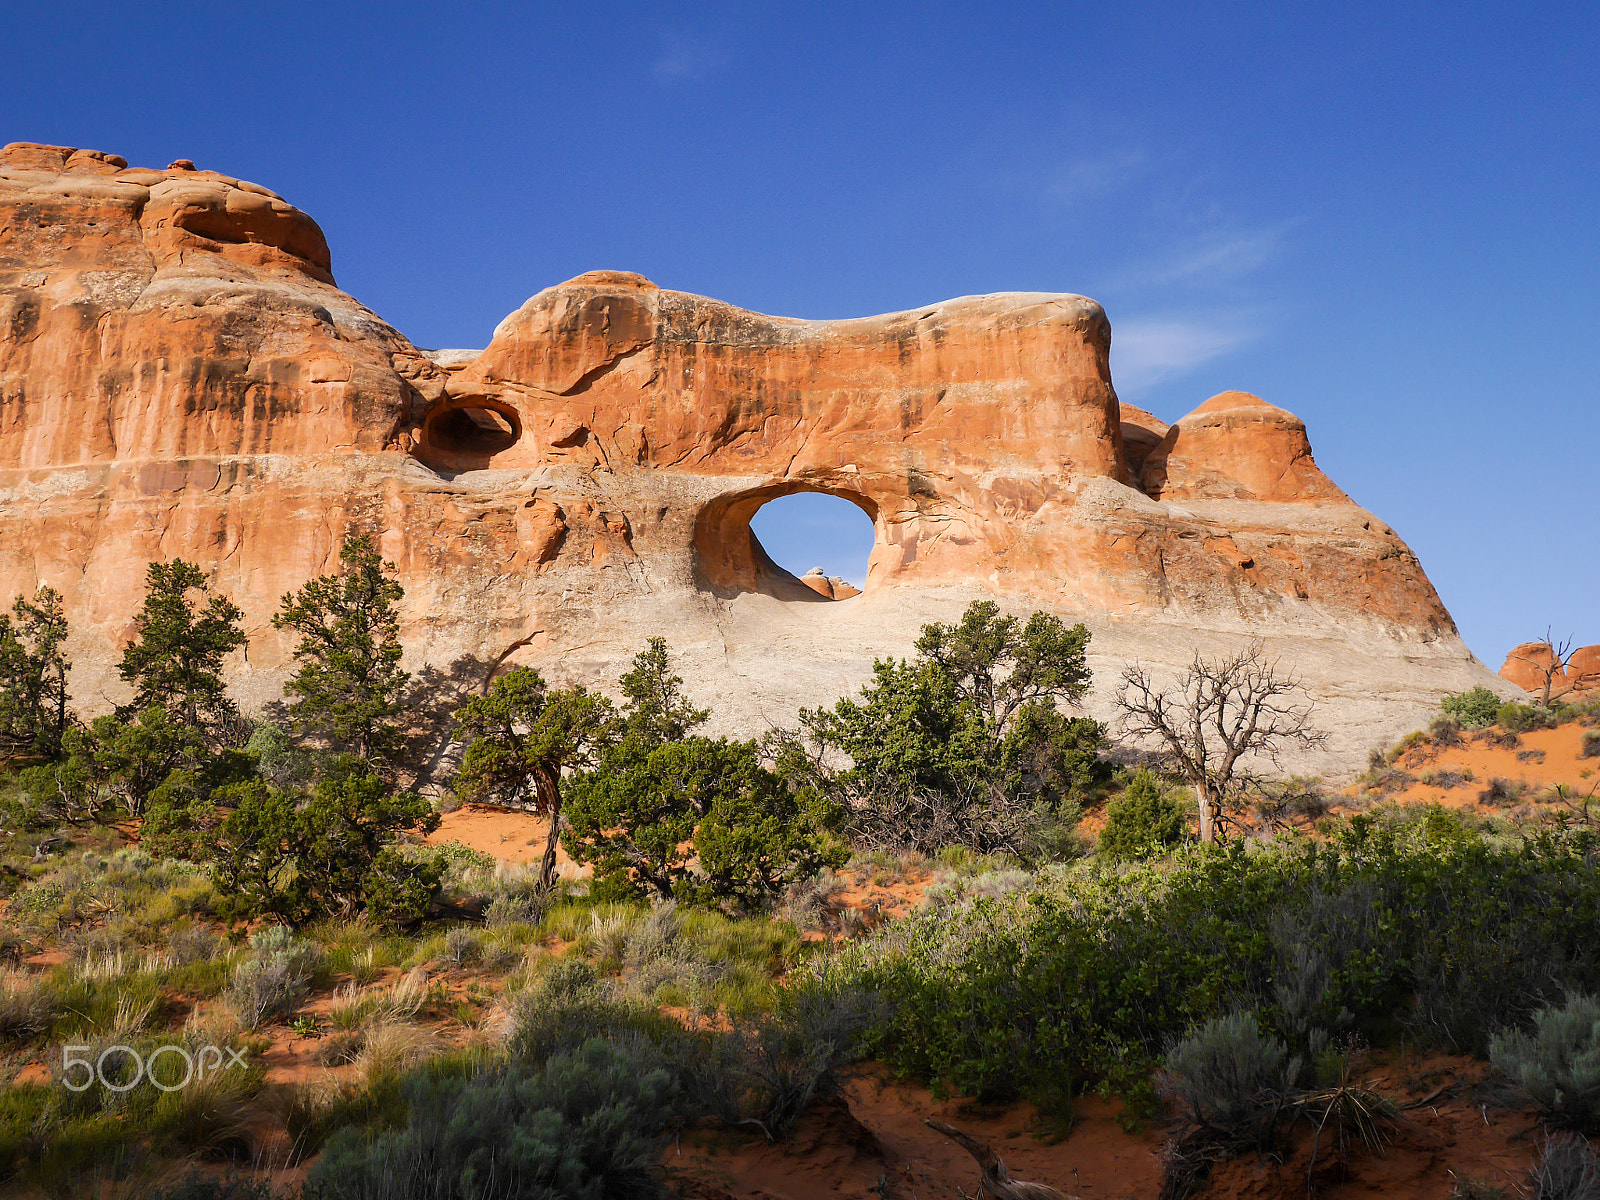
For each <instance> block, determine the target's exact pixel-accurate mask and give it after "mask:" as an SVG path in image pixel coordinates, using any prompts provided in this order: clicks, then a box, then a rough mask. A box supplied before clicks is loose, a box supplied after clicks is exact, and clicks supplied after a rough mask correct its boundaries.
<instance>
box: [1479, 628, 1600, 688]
mask: <svg viewBox="0 0 1600 1200" xmlns="http://www.w3.org/2000/svg"><path fill="white" fill-rule="evenodd" d="M1552 668H1554V670H1552ZM1547 677H1548V678H1549V682H1550V695H1551V698H1552V699H1565V700H1569V701H1574V700H1587V699H1588V698H1589V697H1591V696H1600V646H1580V647H1579V648H1578V649H1576V650H1574V651H1573V652H1572V654H1571V655H1570V656H1569V657H1568V658H1567V662H1566V666H1565V667H1560V666H1558V665H1557V663H1556V656H1555V651H1554V650H1553V649H1552V648H1551V646H1550V643H1549V642H1524V643H1522V645H1520V646H1517V647H1515V648H1513V649H1512V651H1511V653H1510V654H1508V655H1506V661H1505V665H1504V666H1502V667H1501V668H1500V678H1502V679H1504V680H1507V681H1508V682H1510V683H1514V684H1516V685H1517V686H1518V687H1519V688H1522V689H1523V690H1524V691H1527V692H1531V693H1533V694H1534V695H1535V696H1542V695H1544V685H1545V681H1546V678H1547Z"/></svg>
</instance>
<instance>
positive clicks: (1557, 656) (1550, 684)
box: [1511, 625, 1576, 708]
mask: <svg viewBox="0 0 1600 1200" xmlns="http://www.w3.org/2000/svg"><path fill="white" fill-rule="evenodd" d="M1551 633H1552V630H1551V627H1550V626H1548V625H1546V626H1545V629H1544V641H1542V642H1534V643H1532V645H1534V646H1536V647H1543V648H1544V649H1545V650H1547V651H1548V652H1549V657H1547V658H1529V657H1528V656H1527V655H1526V654H1513V655H1512V656H1511V657H1512V658H1513V659H1515V660H1516V661H1517V662H1521V663H1527V664H1528V665H1529V666H1530V667H1532V668H1533V669H1534V671H1535V672H1536V673H1537V674H1538V675H1539V676H1540V677H1542V678H1543V679H1544V686H1543V688H1542V689H1541V691H1540V695H1539V707H1540V708H1549V707H1550V701H1552V700H1559V699H1561V697H1562V696H1565V695H1566V694H1567V693H1568V692H1570V691H1572V689H1573V688H1574V687H1575V686H1576V682H1575V681H1573V680H1571V679H1570V678H1569V677H1568V675H1567V667H1568V666H1570V665H1571V663H1572V655H1573V649H1572V637H1571V636H1570V635H1569V636H1568V637H1567V639H1566V640H1565V641H1562V642H1557V641H1556V640H1555V638H1554V637H1552V636H1551ZM1557 682H1561V683H1565V684H1566V685H1567V686H1566V687H1564V688H1562V689H1561V690H1560V691H1559V692H1557V693H1556V694H1555V695H1554V696H1552V695H1551V694H1550V693H1551V690H1552V689H1553V688H1554V687H1555V685H1556V683H1557Z"/></svg>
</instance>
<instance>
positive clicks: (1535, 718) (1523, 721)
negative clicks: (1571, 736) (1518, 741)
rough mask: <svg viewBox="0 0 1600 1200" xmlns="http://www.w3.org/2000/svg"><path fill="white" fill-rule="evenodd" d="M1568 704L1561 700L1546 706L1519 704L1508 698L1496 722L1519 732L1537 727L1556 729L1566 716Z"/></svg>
mask: <svg viewBox="0 0 1600 1200" xmlns="http://www.w3.org/2000/svg"><path fill="white" fill-rule="evenodd" d="M1565 711H1566V706H1565V705H1563V704H1561V703H1560V702H1559V701H1558V702H1556V703H1553V704H1551V705H1550V706H1549V707H1546V706H1545V705H1542V704H1518V703H1517V702H1516V701H1515V700H1508V701H1507V702H1506V703H1504V704H1502V705H1501V706H1500V708H1499V709H1498V710H1497V711H1496V713H1495V717H1494V720H1495V724H1496V725H1499V726H1501V727H1502V728H1504V729H1512V730H1515V731H1516V732H1517V733H1529V732H1531V731H1533V730H1535V729H1554V728H1555V727H1556V726H1557V725H1559V724H1560V723H1561V720H1562V718H1563V717H1564V716H1565Z"/></svg>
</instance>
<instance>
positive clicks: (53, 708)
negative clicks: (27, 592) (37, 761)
mask: <svg viewBox="0 0 1600 1200" xmlns="http://www.w3.org/2000/svg"><path fill="white" fill-rule="evenodd" d="M66 640H67V617H66V613H65V612H64V611H63V610H62V607H61V593H60V592H58V591H56V590H55V589H54V588H52V587H41V588H40V589H39V590H38V591H36V592H35V593H34V594H33V599H31V600H29V599H27V598H26V597H24V596H18V597H17V598H16V601H15V602H14V603H13V604H12V606H11V611H10V612H9V613H6V612H0V760H3V759H5V758H11V757H16V758H42V759H53V758H56V757H58V756H59V755H60V753H61V739H62V738H63V737H64V736H65V734H66V732H67V730H69V729H71V728H72V727H73V725H74V724H76V722H77V718H76V717H75V715H74V714H73V712H72V709H71V707H70V706H69V704H68V698H67V671H68V669H69V668H70V667H71V665H72V664H71V663H69V662H68V661H67V659H66V655H65V654H64V652H63V651H62V646H63V644H64V643H65V642H66Z"/></svg>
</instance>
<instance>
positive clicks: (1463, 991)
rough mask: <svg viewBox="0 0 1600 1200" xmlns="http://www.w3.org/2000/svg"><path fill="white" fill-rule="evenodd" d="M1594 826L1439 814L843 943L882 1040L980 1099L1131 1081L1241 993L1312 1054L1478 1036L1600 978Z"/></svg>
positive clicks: (990, 905) (1074, 882)
mask: <svg viewBox="0 0 1600 1200" xmlns="http://www.w3.org/2000/svg"><path fill="white" fill-rule="evenodd" d="M1593 849H1594V841H1593V837H1592V836H1591V835H1589V834H1586V833H1576V832H1575V833H1572V834H1570V835H1554V834H1552V835H1549V836H1544V835H1541V836H1538V837H1530V838H1528V839H1527V840H1519V841H1516V842H1512V843H1502V842H1498V841H1496V840H1493V839H1491V838H1489V837H1487V836H1485V835H1484V833H1483V832H1482V831H1481V830H1480V829H1477V828H1475V827H1473V826H1472V825H1470V824H1467V823H1464V822H1461V821H1459V820H1456V821H1453V822H1446V821H1435V820H1431V819H1430V814H1429V813H1427V812H1424V813H1423V814H1420V815H1416V814H1397V815H1395V816H1394V817H1393V818H1385V819H1381V820H1380V819H1375V818H1373V817H1356V818H1351V819H1350V821H1349V822H1348V823H1346V824H1345V825H1343V826H1340V827H1337V828H1335V829H1334V830H1333V831H1332V841H1331V843H1320V842H1318V843H1309V842H1308V843H1300V844H1295V843H1290V842H1284V843H1281V844H1279V845H1278V846H1276V847H1271V848H1265V849H1262V848H1259V847H1258V848H1253V849H1246V848H1245V847H1244V846H1242V845H1239V846H1229V847H1226V848H1224V849H1220V850H1207V849H1203V848H1191V849H1184V850H1180V851H1178V852H1177V853H1176V854H1175V855H1174V856H1173V857H1172V858H1171V860H1170V861H1168V862H1167V863H1164V864H1160V865H1151V866H1134V867H1127V868H1119V869H1117V870H1114V871H1113V870H1081V869H1080V870H1074V871H1071V872H1050V873H1046V874H1045V875H1043V876H1041V877H1040V879H1039V880H1038V882H1037V883H1036V884H1035V885H1034V886H1033V887H1031V888H1027V889H1022V890H1018V891H1012V892H1009V893H1007V894H1005V895H1002V896H1000V897H999V898H996V899H981V898H980V899H976V900H973V901H968V902H966V903H963V904H959V905H956V906H953V907H945V908H942V909H940V910H938V911H936V912H930V913H928V914H927V915H925V916H918V917H914V918H912V919H910V920H907V921H904V922H900V923H898V924H897V925H896V926H894V927H891V928H890V929H889V930H887V931H885V932H884V933H883V934H882V935H881V936H880V937H879V939H877V940H875V941H874V942H870V943H866V944H860V945H857V946H855V947H852V948H850V949H848V950H846V951H845V952H844V957H845V960H846V962H847V963H849V964H851V970H852V973H853V976H854V978H856V979H858V980H859V981H860V982H861V983H863V984H864V985H865V986H868V987H870V988H874V989H879V990H881V991H882V992H883V993H884V995H885V996H886V998H887V999H888V1001H889V1002H890V1011H891V1012H893V1013H894V1016H893V1017H892V1018H891V1019H890V1020H889V1021H888V1022H887V1023H886V1024H885V1026H884V1027H883V1029H882V1030H881V1031H880V1035H879V1042H878V1044H877V1047H876V1049H877V1052H878V1053H879V1054H880V1055H882V1056H884V1057H885V1058H887V1059H888V1061H890V1062H891V1063H893V1064H894V1065H896V1066H897V1067H899V1068H901V1069H904V1070H907V1071H910V1072H912V1073H914V1074H917V1075H919V1076H921V1077H922V1078H925V1079H930V1080H939V1081H942V1082H944V1083H946V1084H948V1085H950V1086H952V1087H954V1088H957V1089H959V1090H961V1091H963V1092H966V1093H969V1094H979V1095H984V1096H1009V1095H1015V1094H1017V1093H1019V1092H1021V1091H1024V1090H1028V1089H1030V1088H1033V1087H1036V1086H1041V1085H1045V1084H1050V1083H1052V1081H1054V1082H1055V1083H1060V1082H1062V1081H1070V1083H1071V1084H1072V1086H1075V1087H1084V1086H1089V1085H1093V1084H1096V1083H1099V1082H1101V1081H1108V1082H1109V1085H1110V1086H1112V1087H1114V1088H1118V1089H1127V1088H1134V1087H1136V1086H1137V1085H1138V1083H1139V1082H1140V1081H1141V1080H1143V1079H1144V1078H1145V1077H1146V1076H1147V1074H1148V1070H1149V1068H1150V1066H1151V1065H1152V1064H1153V1063H1154V1062H1155V1060H1156V1059H1157V1057H1158V1056H1159V1055H1160V1054H1161V1053H1162V1052H1163V1051H1164V1049H1165V1047H1166V1045H1167V1043H1168V1041H1169V1040H1170V1039H1172V1038H1174V1037H1178V1036H1181V1035H1183V1034H1184V1033H1186V1032H1187V1031H1189V1030H1191V1029H1193V1028H1195V1027H1197V1026H1198V1025H1200V1024H1201V1023H1203V1022H1205V1021H1207V1020H1210V1019H1211V1018H1213V1017H1218V1016H1222V1015H1225V1014H1227V1013H1228V1012H1230V1011H1234V1010H1236V1009H1237V1008H1239V1007H1241V1006H1244V1007H1248V1008H1251V1009H1253V1010H1254V1011H1255V1012H1256V1013H1257V1014H1258V1015H1259V1016H1260V1018H1261V1020H1262V1021H1263V1022H1264V1023H1265V1025H1266V1027H1267V1029H1268V1031H1269V1032H1270V1033H1271V1034H1272V1035H1273V1036H1276V1037H1279V1038H1280V1039H1281V1040H1283V1041H1285V1042H1286V1043H1287V1044H1289V1045H1290V1048H1291V1050H1292V1052H1294V1053H1296V1054H1303V1055H1314V1054H1316V1053H1320V1052H1321V1050H1322V1049H1323V1048H1326V1046H1327V1045H1328V1038H1329V1036H1330V1035H1332V1034H1335V1033H1338V1034H1341V1035H1342V1034H1344V1033H1346V1032H1350V1033H1357V1034H1360V1035H1362V1036H1365V1037H1368V1038H1371V1039H1375V1040H1376V1039H1384V1038H1392V1037H1393V1036H1394V1035H1395V1034H1396V1033H1397V1032H1398V1029H1399V1025H1398V1024H1397V1019H1398V1021H1399V1022H1403V1023H1404V1025H1406V1026H1409V1027H1410V1029H1411V1031H1412V1034H1413V1036H1416V1037H1418V1038H1420V1039H1422V1040H1424V1041H1427V1042H1430V1043H1432V1044H1435V1045H1441V1046H1445V1047H1448V1048H1451V1049H1456V1050H1469V1051H1474V1052H1480V1053H1481V1052H1482V1051H1483V1049H1484V1048H1485V1047H1486V1045H1487V1042H1488V1038H1489V1034H1490V1032H1491V1031H1492V1030H1493V1029H1494V1028H1495V1027H1496V1026H1497V1025H1499V1024H1502V1023H1503V1022H1505V1021H1506V1020H1508V1019H1517V1018H1519V1017H1521V1016H1523V1015H1525V1014H1527V1013H1528V1012H1529V1011H1530V1010H1531V1009H1532V1008H1534V1007H1536V1006H1537V1005H1538V1004H1539V1003H1540V999H1541V997H1549V996H1552V995H1558V994H1560V993H1561V991H1562V990H1564V989H1569V988H1586V989H1593V988H1595V987H1597V986H1600V954H1597V952H1596V949H1595V947H1596V944H1597V943H1596V931H1597V926H1600V915H1597V914H1600V878H1597V877H1596V875H1595V873H1594V871H1593V869H1592V866H1591V865H1590V863H1591V860H1590V858H1589V855H1590V854H1591V853H1592V851H1593Z"/></svg>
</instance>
